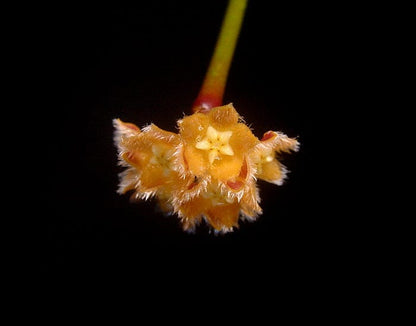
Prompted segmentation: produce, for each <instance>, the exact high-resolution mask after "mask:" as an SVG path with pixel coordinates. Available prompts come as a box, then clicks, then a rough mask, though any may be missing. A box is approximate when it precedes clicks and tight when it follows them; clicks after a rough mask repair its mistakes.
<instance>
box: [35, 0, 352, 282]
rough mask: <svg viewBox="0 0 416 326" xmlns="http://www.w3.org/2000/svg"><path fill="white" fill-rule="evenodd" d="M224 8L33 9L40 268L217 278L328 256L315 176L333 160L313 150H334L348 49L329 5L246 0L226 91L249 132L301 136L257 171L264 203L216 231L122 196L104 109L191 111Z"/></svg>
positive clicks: (330, 236)
mask: <svg viewBox="0 0 416 326" xmlns="http://www.w3.org/2000/svg"><path fill="white" fill-rule="evenodd" d="M225 8H226V1H206V2H203V3H202V2H201V3H199V2H197V1H194V2H190V1H175V2H173V1H171V2H168V1H149V2H143V3H142V2H140V4H137V5H136V6H125V7H123V6H121V5H116V4H115V3H112V4H109V5H105V4H104V5H100V6H92V5H90V6H84V5H70V4H68V6H64V5H58V6H56V7H52V8H49V14H45V15H43V16H44V18H42V19H39V21H38V22H37V24H38V26H40V27H41V28H40V34H41V36H39V38H38V39H36V42H37V48H38V49H41V50H45V51H42V53H41V56H42V63H43V65H42V66H41V69H40V74H42V76H43V77H44V81H45V82H44V84H43V85H42V86H43V93H42V94H41V95H42V96H43V98H44V104H45V105H44V108H45V109H44V111H43V113H44V121H43V122H47V123H46V125H47V128H46V129H45V128H44V129H43V130H46V131H45V134H44V136H43V137H44V140H45V142H46V144H47V145H46V148H45V150H46V158H47V159H46V160H45V161H43V162H47V163H44V164H43V166H42V167H43V168H44V173H43V174H42V175H43V176H44V177H45V178H44V181H43V182H44V184H45V187H44V188H42V190H41V197H42V201H41V202H40V204H41V206H42V211H43V214H42V219H41V223H39V224H40V225H41V228H42V232H41V233H39V239H38V241H39V242H40V243H42V248H41V249H40V250H39V252H38V253H37V255H36V260H37V262H38V266H39V270H40V271H41V272H42V273H50V274H51V275H59V274H60V273H70V275H75V274H81V275H84V274H89V273H92V274H102V273H110V274H112V275H115V274H114V273H117V275H123V274H130V273H131V274H133V275H143V274H144V275H147V276H150V275H155V274H157V275H160V276H161V278H163V279H167V280H170V279H172V278H173V276H172V275H175V276H178V275H180V276H181V277H183V279H187V280H192V281H194V282H198V280H200V279H201V278H204V279H209V280H210V281H211V282H212V283H213V284H214V283H215V284H226V283H227V282H233V281H234V282H235V280H236V278H237V277H238V276H243V277H247V278H250V277H252V276H260V278H262V276H266V275H267V276H268V278H269V279H273V278H275V277H277V276H276V275H277V273H278V272H283V279H284V278H285V277H295V278H298V279H299V282H302V281H301V280H305V279H309V280H310V278H311V277H313V276H311V275H313V272H314V271H321V272H322V273H324V274H326V273H329V271H331V270H332V271H333V269H336V268H339V267H340V265H339V264H340V262H339V257H340V255H341V252H342V251H343V246H344V245H342V244H341V241H340V239H341V238H342V237H343V236H345V227H346V226H345V225H344V224H345V219H343V218H342V217H341V215H342V213H343V211H342V208H341V209H340V208H339V207H338V208H337V207H335V204H334V201H333V199H332V198H333V196H331V193H332V192H333V189H328V188H327V186H326V185H325V182H324V181H325V180H327V179H330V178H332V177H333V176H334V175H335V172H334V169H333V167H334V166H333V164H332V161H331V158H328V157H325V156H322V154H323V153H325V152H326V153H328V151H329V152H331V151H332V148H333V146H334V144H333V143H334V140H333V139H331V136H330V135H331V129H333V128H334V127H333V126H334V125H335V128H336V126H337V122H339V121H340V120H341V119H342V114H343V109H344V107H343V105H345V104H344V100H345V99H343V98H341V99H340V98H337V95H338V94H337V93H336V89H337V88H338V87H337V86H335V85H334V84H336V79H335V76H337V75H339V74H343V73H345V71H346V70H348V69H349V67H348V66H346V65H347V64H346V63H345V61H343V60H340V59H339V58H340V53H343V54H342V55H345V53H346V52H348V49H346V48H343V46H342V45H340V43H339V42H338V41H339V40H340V39H344V40H346V39H348V37H347V36H346V31H345V30H343V29H342V28H340V27H339V25H337V21H338V20H339V19H341V17H342V15H343V14H342V9H341V8H333V10H332V13H331V15H328V14H327V13H326V12H327V11H326V10H328V7H325V8H323V7H322V8H321V7H319V6H318V5H316V4H313V5H312V4H307V5H305V4H303V5H302V6H301V5H297V4H296V3H293V4H290V5H288V4H282V3H280V2H279V3H277V4H274V3H273V2H270V3H269V2H267V4H266V3H265V2H261V1H252V2H250V3H249V4H248V8H247V12H246V16H245V20H244V23H243V27H242V31H241V34H240V38H239V42H238V45H237V48H236V52H235V56H234V60H233V64H232V67H231V70H230V75H229V79H228V83H227V88H226V93H225V98H224V102H225V103H229V102H232V103H233V104H234V106H235V107H236V108H237V110H238V112H239V113H240V115H242V116H243V117H244V118H245V120H246V122H247V123H248V124H249V125H250V126H251V127H252V128H253V130H254V133H255V134H256V136H258V137H261V135H262V134H263V132H265V131H268V130H279V131H282V132H284V133H286V134H287V135H288V136H290V137H298V139H299V141H300V143H301V147H300V151H299V152H298V153H294V154H291V155H284V156H283V158H282V162H283V163H284V164H285V165H286V166H287V167H288V169H289V170H290V171H291V172H290V173H289V178H288V180H287V181H286V183H285V184H284V185H283V186H280V187H278V186H275V185H271V184H267V183H265V182H262V181H260V182H259V187H260V194H261V198H262V202H261V206H262V208H263V211H264V212H263V215H262V216H260V218H259V219H258V220H257V221H256V222H254V223H241V225H240V228H239V229H238V230H236V231H235V232H233V233H229V234H226V235H223V236H215V235H213V234H210V233H209V232H208V230H207V228H204V227H201V228H200V229H198V231H197V232H196V234H187V233H184V232H183V231H182V230H181V226H180V224H179V220H178V219H177V218H176V217H175V216H171V217H165V216H163V215H161V214H159V213H158V212H156V211H155V207H156V205H155V203H154V202H153V201H149V202H141V203H134V204H132V203H130V202H129V198H128V196H120V195H118V194H117V193H116V189H117V184H118V176H117V175H118V173H119V172H120V171H121V168H120V167H119V166H117V153H116V148H115V147H114V145H113V140H112V137H113V126H112V119H114V118H121V119H122V120H123V121H129V122H132V123H135V124H137V125H138V126H139V127H142V126H144V125H146V124H148V123H150V122H153V123H155V124H156V125H158V126H159V127H161V128H163V129H166V130H170V131H175V130H176V120H177V119H178V118H180V117H182V116H183V114H190V107H191V105H192V102H193V100H194V99H195V97H196V95H197V93H198V90H199V87H200V85H201V83H202V79H203V77H204V74H205V71H206V68H207V66H208V63H209V59H210V57H211V54H212V50H213V48H214V45H215V41H216V37H217V35H218V31H219V28H220V25H221V21H222V18H223V15H224V12H225ZM43 16H42V17H43ZM333 106H337V107H338V111H336V112H337V113H336V114H335V113H334V111H333V110H332V107H333ZM339 113H341V115H340V114H339ZM322 119H324V120H325V121H328V120H329V121H332V122H331V124H330V125H331V127H329V126H328V125H327V124H326V122H325V121H323V120H322ZM39 129H41V128H39ZM45 179H46V181H45ZM332 195H333V193H332ZM341 265H342V264H341ZM323 266H325V271H323ZM328 266H331V267H330V268H329V269H328ZM317 273H319V272H317ZM280 277H282V276H280ZM176 280H177V279H176Z"/></svg>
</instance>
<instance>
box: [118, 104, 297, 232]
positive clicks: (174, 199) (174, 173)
mask: <svg viewBox="0 0 416 326" xmlns="http://www.w3.org/2000/svg"><path fill="white" fill-rule="evenodd" d="M114 127H115V134H114V141H115V144H116V146H117V148H118V156H119V163H120V165H122V166H123V167H126V169H125V170H124V171H123V172H122V173H121V174H120V184H119V189H118V192H119V193H120V194H124V193H126V192H129V191H131V192H132V193H133V194H132V198H134V199H149V198H151V197H156V198H157V199H158V202H159V206H160V207H161V209H162V210H163V211H165V212H166V213H170V214H172V213H174V214H177V215H178V217H179V218H180V220H181V222H182V226H183V229H184V230H187V231H193V230H195V227H196V226H197V225H198V224H199V223H201V222H202V221H204V220H205V221H206V222H207V223H208V224H209V225H210V226H211V227H212V228H213V229H214V230H215V232H222V233H225V232H229V231H232V230H233V229H234V228H236V227H238V225H239V223H238V222H239V220H240V218H243V219H248V220H255V219H256V218H257V217H258V216H259V215H260V214H261V213H262V210H261V208H260V206H259V202H260V197H259V191H258V188H257V185H256V180H257V179H262V180H265V181H268V182H271V183H274V184H277V185H281V184H282V183H283V180H284V179H285V176H286V172H287V170H286V168H285V167H284V166H283V165H282V164H281V163H280V162H279V161H278V160H277V158H276V153H280V152H290V151H297V150H298V147H299V143H298V141H297V140H296V139H293V138H289V137H287V136H286V135H285V134H283V133H280V132H275V131H268V132H266V133H265V134H264V135H263V137H262V139H260V140H259V139H258V138H257V137H256V136H254V134H253V133H252V131H251V130H250V128H249V127H248V126H247V125H246V124H245V123H244V122H243V120H242V118H241V117H240V116H239V114H238V113H237V111H236V110H235V108H234V107H233V105H232V104H228V105H224V106H219V107H215V108H212V109H211V110H210V111H208V112H196V113H194V114H192V115H190V116H185V117H184V118H183V119H181V120H179V121H178V127H179V133H178V134H176V133H172V132H168V131H165V130H162V129H160V128H158V127H157V126H155V125H154V124H151V125H148V126H146V127H145V128H143V129H142V130H140V128H138V127H137V126H136V125H134V124H131V123H126V122H123V121H121V120H120V119H115V120H114Z"/></svg>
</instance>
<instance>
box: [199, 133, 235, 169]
mask: <svg viewBox="0 0 416 326" xmlns="http://www.w3.org/2000/svg"><path fill="white" fill-rule="evenodd" d="M232 134H233V132H232V131H218V130H216V129H215V128H213V127H211V126H208V129H207V135H206V136H205V138H204V139H203V140H201V141H200V142H197V143H196V145H195V147H196V148H198V149H201V150H206V151H208V159H209V163H210V164H212V163H214V161H215V160H218V159H220V158H221V157H220V154H223V155H229V156H232V155H234V151H233V149H232V148H231V146H230V144H229V143H230V138H231V136H232Z"/></svg>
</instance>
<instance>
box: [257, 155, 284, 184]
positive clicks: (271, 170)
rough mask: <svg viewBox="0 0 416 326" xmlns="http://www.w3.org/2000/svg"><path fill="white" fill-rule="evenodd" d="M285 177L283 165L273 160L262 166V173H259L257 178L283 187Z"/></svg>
mask: <svg viewBox="0 0 416 326" xmlns="http://www.w3.org/2000/svg"><path fill="white" fill-rule="evenodd" d="M284 175H285V169H283V168H282V166H281V164H280V163H279V162H278V161H277V160H276V159H273V161H271V162H267V163H264V164H262V166H261V173H259V174H258V175H257V177H258V178H259V179H262V180H265V181H267V182H271V183H274V184H277V185H281V184H282V182H283V179H284Z"/></svg>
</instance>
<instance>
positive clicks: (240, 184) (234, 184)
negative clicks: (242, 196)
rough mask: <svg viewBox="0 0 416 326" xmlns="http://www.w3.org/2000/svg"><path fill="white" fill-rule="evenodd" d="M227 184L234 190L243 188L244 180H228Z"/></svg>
mask: <svg viewBox="0 0 416 326" xmlns="http://www.w3.org/2000/svg"><path fill="white" fill-rule="evenodd" d="M227 186H228V187H230V188H231V189H232V190H238V189H241V188H242V187H243V186H244V182H242V181H240V180H237V181H230V180H229V181H227Z"/></svg>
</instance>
